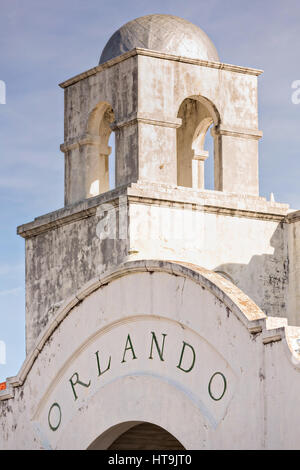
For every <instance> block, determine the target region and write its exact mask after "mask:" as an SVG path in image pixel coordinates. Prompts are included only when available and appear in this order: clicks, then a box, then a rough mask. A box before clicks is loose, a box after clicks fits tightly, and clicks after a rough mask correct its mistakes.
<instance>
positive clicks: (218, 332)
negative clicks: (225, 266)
mask: <svg viewBox="0 0 300 470" xmlns="http://www.w3.org/2000/svg"><path fill="white" fill-rule="evenodd" d="M284 325H285V324H284V322H281V323H280V322H278V321H277V322H276V319H273V321H272V318H268V319H267V318H266V317H265V315H264V314H263V312H262V311H261V310H260V309H259V308H258V307H257V306H256V305H255V304H254V303H253V302H252V301H251V300H250V299H249V298H248V297H247V296H246V295H245V294H243V293H242V292H241V291H240V290H239V289H238V288H236V287H235V286H234V285H232V284H231V283H230V282H229V281H227V280H226V279H224V278H223V277H222V276H220V275H218V274H216V273H213V272H210V271H207V270H204V269H203V268H199V267H196V266H193V265H184V264H179V263H170V262H163V261H150V260H149V261H136V262H132V263H128V264H127V265H123V266H120V267H119V269H117V270H115V271H111V272H110V273H106V274H104V275H103V276H100V277H99V279H98V280H93V281H92V282H90V283H89V284H88V285H86V286H85V287H84V288H83V289H81V290H80V291H79V292H77V293H76V296H74V297H73V299H69V300H68V301H67V302H66V303H65V304H64V305H62V306H61V307H60V309H59V310H58V311H57V312H56V315H55V317H54V319H53V322H52V323H51V325H49V327H48V329H47V330H46V331H45V332H44V334H42V335H40V337H39V339H38V341H36V345H35V349H34V351H33V352H32V353H31V354H29V355H28V356H27V360H26V361H25V363H24V365H23V367H22V369H21V371H20V373H19V375H18V376H17V377H15V378H11V379H9V380H8V383H7V390H6V391H4V392H0V399H2V400H3V401H1V400H0V409H1V416H2V417H4V418H5V419H2V420H1V431H2V432H1V437H0V439H1V441H0V442H1V447H2V448H3V449H5V448H22V449H32V448H35V449H42V448H44V449H45V448H46V449H84V448H87V447H89V446H90V445H91V444H92V443H93V442H94V441H95V439H96V438H98V437H99V436H101V435H102V434H104V433H106V432H107V430H109V429H110V428H111V427H113V426H115V425H117V424H118V423H122V422H126V421H137V422H141V421H150V422H153V423H155V424H158V425H160V426H162V427H164V429H166V430H168V431H169V432H170V433H172V434H173V435H174V436H175V437H177V438H178V439H179V440H180V442H181V443H182V444H183V445H184V447H185V448H187V449H226V448H236V449H254V448H259V449H272V448H277V447H278V445H280V447H281V448H297V447H299V436H298V434H297V433H295V432H293V429H294V428H295V427H296V426H297V422H298V420H299V417H300V416H298V415H299V409H300V408H299V407H298V406H297V403H298V401H299V392H300V388H299V387H300V382H299V365H297V364H298V362H299V361H298V358H299V354H298V353H297V352H295V349H296V347H295V344H296V343H295V344H294V343H293V341H294V339H295V338H299V329H298V330H297V331H295V330H293V331H292V332H290V331H289V327H287V326H284ZM151 331H153V332H154V333H155V334H156V335H157V340H158V343H159V346H160V347H161V344H162V343H161V341H162V338H163V335H166V336H165V339H166V345H165V349H164V352H163V355H162V356H161V357H160V356H159V353H158V351H159V350H158V349H157V348H156V347H155V345H154V346H153V344H152V346H153V347H154V349H152V353H151V349H150V346H151ZM128 334H129V335H131V341H132V346H133V351H134V354H133V351H132V350H130V349H129V350H128V352H126V353H125V354H126V355H125V357H124V352H125V349H124V348H125V346H126V338H127V335H128ZM112 338H113V339H112ZM66 339H67V340H66ZM70 339H72V340H70ZM184 342H185V343H187V344H188V345H190V346H184V348H187V350H186V351H185V352H184V359H183V358H182V362H178V361H180V351H181V347H183V345H184ZM191 346H192V347H193V348H194V352H195V361H194V365H195V367H193V368H192V369H191V370H190V371H188V372H185V370H186V371H187V370H188V369H189V368H190V367H191V364H192V356H191V354H192V349H191ZM274 348H275V349H274ZM119 349H120V350H119ZM97 351H98V359H99V363H98V365H100V367H101V368H102V369H101V374H100V376H99V369H97V360H96V359H97V355H96V354H95V353H96V352H97ZM176 352H177V355H176V354H175V353H176ZM149 354H150V357H149ZM274 354H275V356H276V364H277V365H276V366H275V364H274ZM203 355H204V356H205V358H206V360H205V361H204V362H203ZM177 356H178V357H177ZM109 357H111V359H110V360H109ZM151 357H152V360H151ZM122 358H123V360H122ZM173 362H174V364H173ZM177 362H178V364H177ZM178 365H180V367H178ZM173 366H174V367H173ZM274 367H276V374H275V376H274V374H273V372H274ZM105 369H107V370H106V371H105ZM97 371H98V372H97ZM215 372H218V373H219V374H223V375H224V379H225V380H226V390H225V392H224V395H223V397H222V399H220V400H216V398H219V396H221V395H222V393H223V391H224V388H225V387H224V383H225V382H224V383H223V381H221V382H220V383H218V382H217V381H216V382H215V383H214V386H213V387H209V389H207V386H208V384H209V383H210V378H211V377H212V376H213V375H214V374H215ZM74 374H75V376H74ZM76 374H78V377H80V380H81V381H83V382H84V383H85V384H86V386H82V385H76V387H75V388H73V390H72V386H71V383H70V379H71V377H73V381H74V382H75V378H76V377H77V376H76ZM159 374H160V375H159ZM74 377H75V378H74ZM224 379H223V380H224ZM286 379H288V380H289V382H288V383H289V384H291V383H292V384H293V387H290V386H289V387H286V383H287V382H286ZM275 382H276V384H275ZM116 385H117V386H116ZM291 388H292V389H293V391H292V393H293V403H294V406H293V407H291V408H290V409H288V408H286V413H285V416H282V421H280V422H279V421H278V420H277V419H276V420H275V421H274V415H275V416H278V412H279V409H281V408H282V406H281V404H282V401H284V402H289V401H290V400H289V398H290V394H291V392H290V391H291ZM74 390H75V393H74ZM208 390H209V392H208ZM266 391H267V393H266ZM210 394H211V395H210ZM212 397H214V398H212ZM54 403H55V407H56V408H57V410H58V409H59V408H60V411H61V419H60V420H59V419H57V416H56V415H55V411H57V410H56V408H55V407H54V409H53V406H52V405H53V404H54ZM112 403H113V404H114V406H112ZM58 407H59V408H58ZM249 409H251V413H250V414H249ZM100 410H101V413H100ZM99 413H100V414H99ZM49 416H50V419H49ZM99 416H101V419H99ZM58 418H59V416H58ZM79 422H80V425H79ZM281 423H286V424H288V425H287V426H286V427H283V426H282V425H281ZM57 424H59V425H58V426H57ZM51 426H52V427H53V428H56V426H57V429H51ZM71 429H76V430H77V431H76V433H73V432H71ZM241 429H243V433H241V432H240V430H241ZM289 430H290V432H288V431H289ZM109 444H110V443H107V442H106V441H105V445H109ZM103 445H104V443H103V442H102V441H101V439H99V442H98V446H99V448H104V447H102V446H103Z"/></svg>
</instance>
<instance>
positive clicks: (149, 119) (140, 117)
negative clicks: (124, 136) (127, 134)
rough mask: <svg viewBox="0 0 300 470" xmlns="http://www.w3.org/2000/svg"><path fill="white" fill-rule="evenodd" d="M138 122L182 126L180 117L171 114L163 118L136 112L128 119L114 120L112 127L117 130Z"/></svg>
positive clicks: (172, 126)
mask: <svg viewBox="0 0 300 470" xmlns="http://www.w3.org/2000/svg"><path fill="white" fill-rule="evenodd" d="M138 123H142V124H150V125H152V126H161V127H171V128H174V129H177V128H178V127H180V126H181V124H182V120H181V119H180V118H173V117H170V116H164V117H163V118H162V119H157V118H156V117H155V116H151V115H149V114H141V113H136V114H134V115H133V116H131V117H130V118H129V119H128V120H126V121H115V122H113V123H112V124H111V126H110V127H111V129H112V130H113V131H115V130H117V129H121V128H122V127H127V126H132V125H135V124H138Z"/></svg>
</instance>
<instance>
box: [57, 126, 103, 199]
mask: <svg viewBox="0 0 300 470" xmlns="http://www.w3.org/2000/svg"><path fill="white" fill-rule="evenodd" d="M61 151H62V152H64V154H65V205H68V204H72V203H74V202H77V201H82V200H83V199H87V198H89V197H93V196H97V195H98V194H101V193H104V192H105V191H108V190H109V173H108V169H109V166H108V157H109V155H110V153H111V147H109V146H108V145H106V144H103V142H101V139H100V137H98V136H91V135H85V136H83V137H82V138H80V139H73V140H72V141H69V142H66V143H64V144H63V145H61Z"/></svg>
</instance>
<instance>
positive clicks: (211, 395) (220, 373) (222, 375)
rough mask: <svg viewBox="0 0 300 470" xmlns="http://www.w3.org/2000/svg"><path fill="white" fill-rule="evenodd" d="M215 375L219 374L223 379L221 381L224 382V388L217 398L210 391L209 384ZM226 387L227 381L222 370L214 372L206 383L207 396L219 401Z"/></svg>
mask: <svg viewBox="0 0 300 470" xmlns="http://www.w3.org/2000/svg"><path fill="white" fill-rule="evenodd" d="M216 375H220V376H221V377H222V379H223V383H224V389H223V392H222V393H221V395H220V396H219V397H218V398H217V397H215V396H214V395H213V394H212V391H211V384H212V381H213V379H214V378H215V376H216ZM226 388H227V382H226V378H225V375H224V374H222V372H215V373H214V374H213V375H212V376H211V378H210V381H209V384H208V393H209V396H210V397H211V398H212V399H213V400H215V401H219V400H221V398H223V396H224V394H225V392H226Z"/></svg>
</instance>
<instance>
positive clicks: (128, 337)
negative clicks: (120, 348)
mask: <svg viewBox="0 0 300 470" xmlns="http://www.w3.org/2000/svg"><path fill="white" fill-rule="evenodd" d="M128 344H129V346H127V345H128ZM129 350H131V352H132V359H136V358H137V357H136V355H135V353H134V349H133V346H132V342H131V339H130V335H128V336H127V340H126V344H125V349H124V354H123V360H122V362H121V364H122V363H123V362H126V360H125V355H126V351H129Z"/></svg>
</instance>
